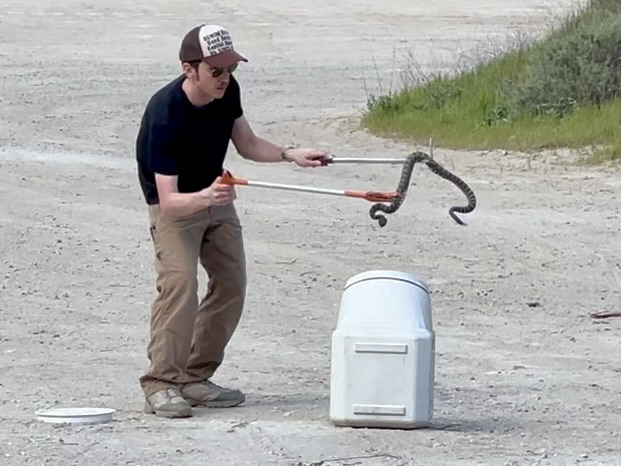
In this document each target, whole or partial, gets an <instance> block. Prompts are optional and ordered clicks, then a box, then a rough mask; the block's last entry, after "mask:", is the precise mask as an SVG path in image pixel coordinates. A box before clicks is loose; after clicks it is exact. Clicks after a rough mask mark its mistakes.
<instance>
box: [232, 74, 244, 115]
mask: <svg viewBox="0 0 621 466" xmlns="http://www.w3.org/2000/svg"><path fill="white" fill-rule="evenodd" d="M230 86H231V87H232V89H231V91H232V92H231V102H230V105H231V112H232V116H233V119H234V120H237V119H238V118H239V117H241V116H242V115H243V114H244V108H243V105H242V101H241V89H240V87H239V82H238V81H237V80H236V79H235V78H232V79H231V83H230Z"/></svg>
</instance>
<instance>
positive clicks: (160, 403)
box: [144, 388, 192, 418]
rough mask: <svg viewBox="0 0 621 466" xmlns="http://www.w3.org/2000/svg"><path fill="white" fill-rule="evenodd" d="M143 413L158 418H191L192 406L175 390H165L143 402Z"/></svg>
mask: <svg viewBox="0 0 621 466" xmlns="http://www.w3.org/2000/svg"><path fill="white" fill-rule="evenodd" d="M144 411H145V413H147V414H155V415H156V416H159V417H169V418H175V417H191V416H192V406H190V404H189V403H188V402H187V401H186V400H185V399H184V398H183V396H181V393H180V392H179V390H178V389H176V388H165V389H164V390H160V391H159V392H156V393H154V394H153V395H151V396H150V397H148V398H147V399H146V401H145V408H144Z"/></svg>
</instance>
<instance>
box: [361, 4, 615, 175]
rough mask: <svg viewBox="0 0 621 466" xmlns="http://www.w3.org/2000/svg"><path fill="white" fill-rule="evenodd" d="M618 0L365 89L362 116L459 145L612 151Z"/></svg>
mask: <svg viewBox="0 0 621 466" xmlns="http://www.w3.org/2000/svg"><path fill="white" fill-rule="evenodd" d="M620 116H621V1H618V0H593V1H592V2H591V4H590V5H588V6H587V8H586V9H585V10H583V11H580V12H577V13H574V14H572V15H570V16H568V17H567V18H566V19H565V21H564V23H563V24H562V26H561V27H560V28H558V29H557V30H554V31H552V32H551V33H549V34H548V35H547V36H545V37H544V38H543V39H541V40H540V41H538V42H536V43H531V44H522V45H520V46H518V47H516V48H513V49H512V50H510V51H509V52H508V53H506V54H504V55H502V56H500V57H497V58H495V59H493V60H489V61H486V62H483V63H481V64H479V65H477V66H475V67H471V68H470V69H466V70H462V71H458V72H456V73H454V74H451V75H444V76H440V75H437V76H432V77H431V78H428V79H425V80H424V81H423V83H422V84H418V83H417V84H416V85H410V86H405V87H404V89H402V90H401V91H399V92H396V93H391V94H388V95H383V96H380V97H374V96H370V97H369V101H368V111H367V113H366V114H365V115H364V117H363V121H362V124H363V126H365V127H366V128H368V129H369V130H371V131H372V132H374V133H376V134H378V135H382V136H389V137H396V138H403V139H407V140H410V141H413V142H418V143H422V142H426V141H428V140H429V138H430V137H432V138H433V140H434V144H435V145H441V146H443V147H451V148H465V149H496V148H498V149H506V150H519V151H534V150H541V149H554V148H585V147H586V148H593V149H594V152H593V155H592V156H591V157H590V158H589V160H588V162H590V163H601V162H604V161H612V160H620V159H621V125H620V123H621V118H620Z"/></svg>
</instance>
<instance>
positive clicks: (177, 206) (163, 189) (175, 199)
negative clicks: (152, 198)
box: [155, 173, 211, 218]
mask: <svg viewBox="0 0 621 466" xmlns="http://www.w3.org/2000/svg"><path fill="white" fill-rule="evenodd" d="M155 184H156V186H157V194H158V197H159V200H160V208H161V209H162V211H163V212H164V214H166V215H167V216H169V217H174V218H180V217H185V216H188V215H192V214H194V213H196V212H198V211H199V210H201V209H205V208H207V207H209V206H210V205H211V202H210V196H209V195H208V193H207V192H206V190H204V191H199V192H196V193H180V192H179V189H178V186H177V176H174V175H162V174H160V173H156V174H155Z"/></svg>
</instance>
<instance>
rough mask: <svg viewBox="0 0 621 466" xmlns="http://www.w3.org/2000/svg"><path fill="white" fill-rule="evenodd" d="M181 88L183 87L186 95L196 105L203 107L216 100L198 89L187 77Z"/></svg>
mask: <svg viewBox="0 0 621 466" xmlns="http://www.w3.org/2000/svg"><path fill="white" fill-rule="evenodd" d="M181 89H183V92H185V95H186V97H187V98H188V100H189V101H190V103H191V104H192V105H194V106H195V107H203V106H205V105H207V104H208V103H210V102H212V101H213V100H214V98H213V97H211V96H210V95H208V94H205V93H203V92H200V91H198V90H197V89H196V88H195V87H194V86H192V84H191V83H190V81H188V80H187V79H185V80H184V81H183V84H182V85H181Z"/></svg>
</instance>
